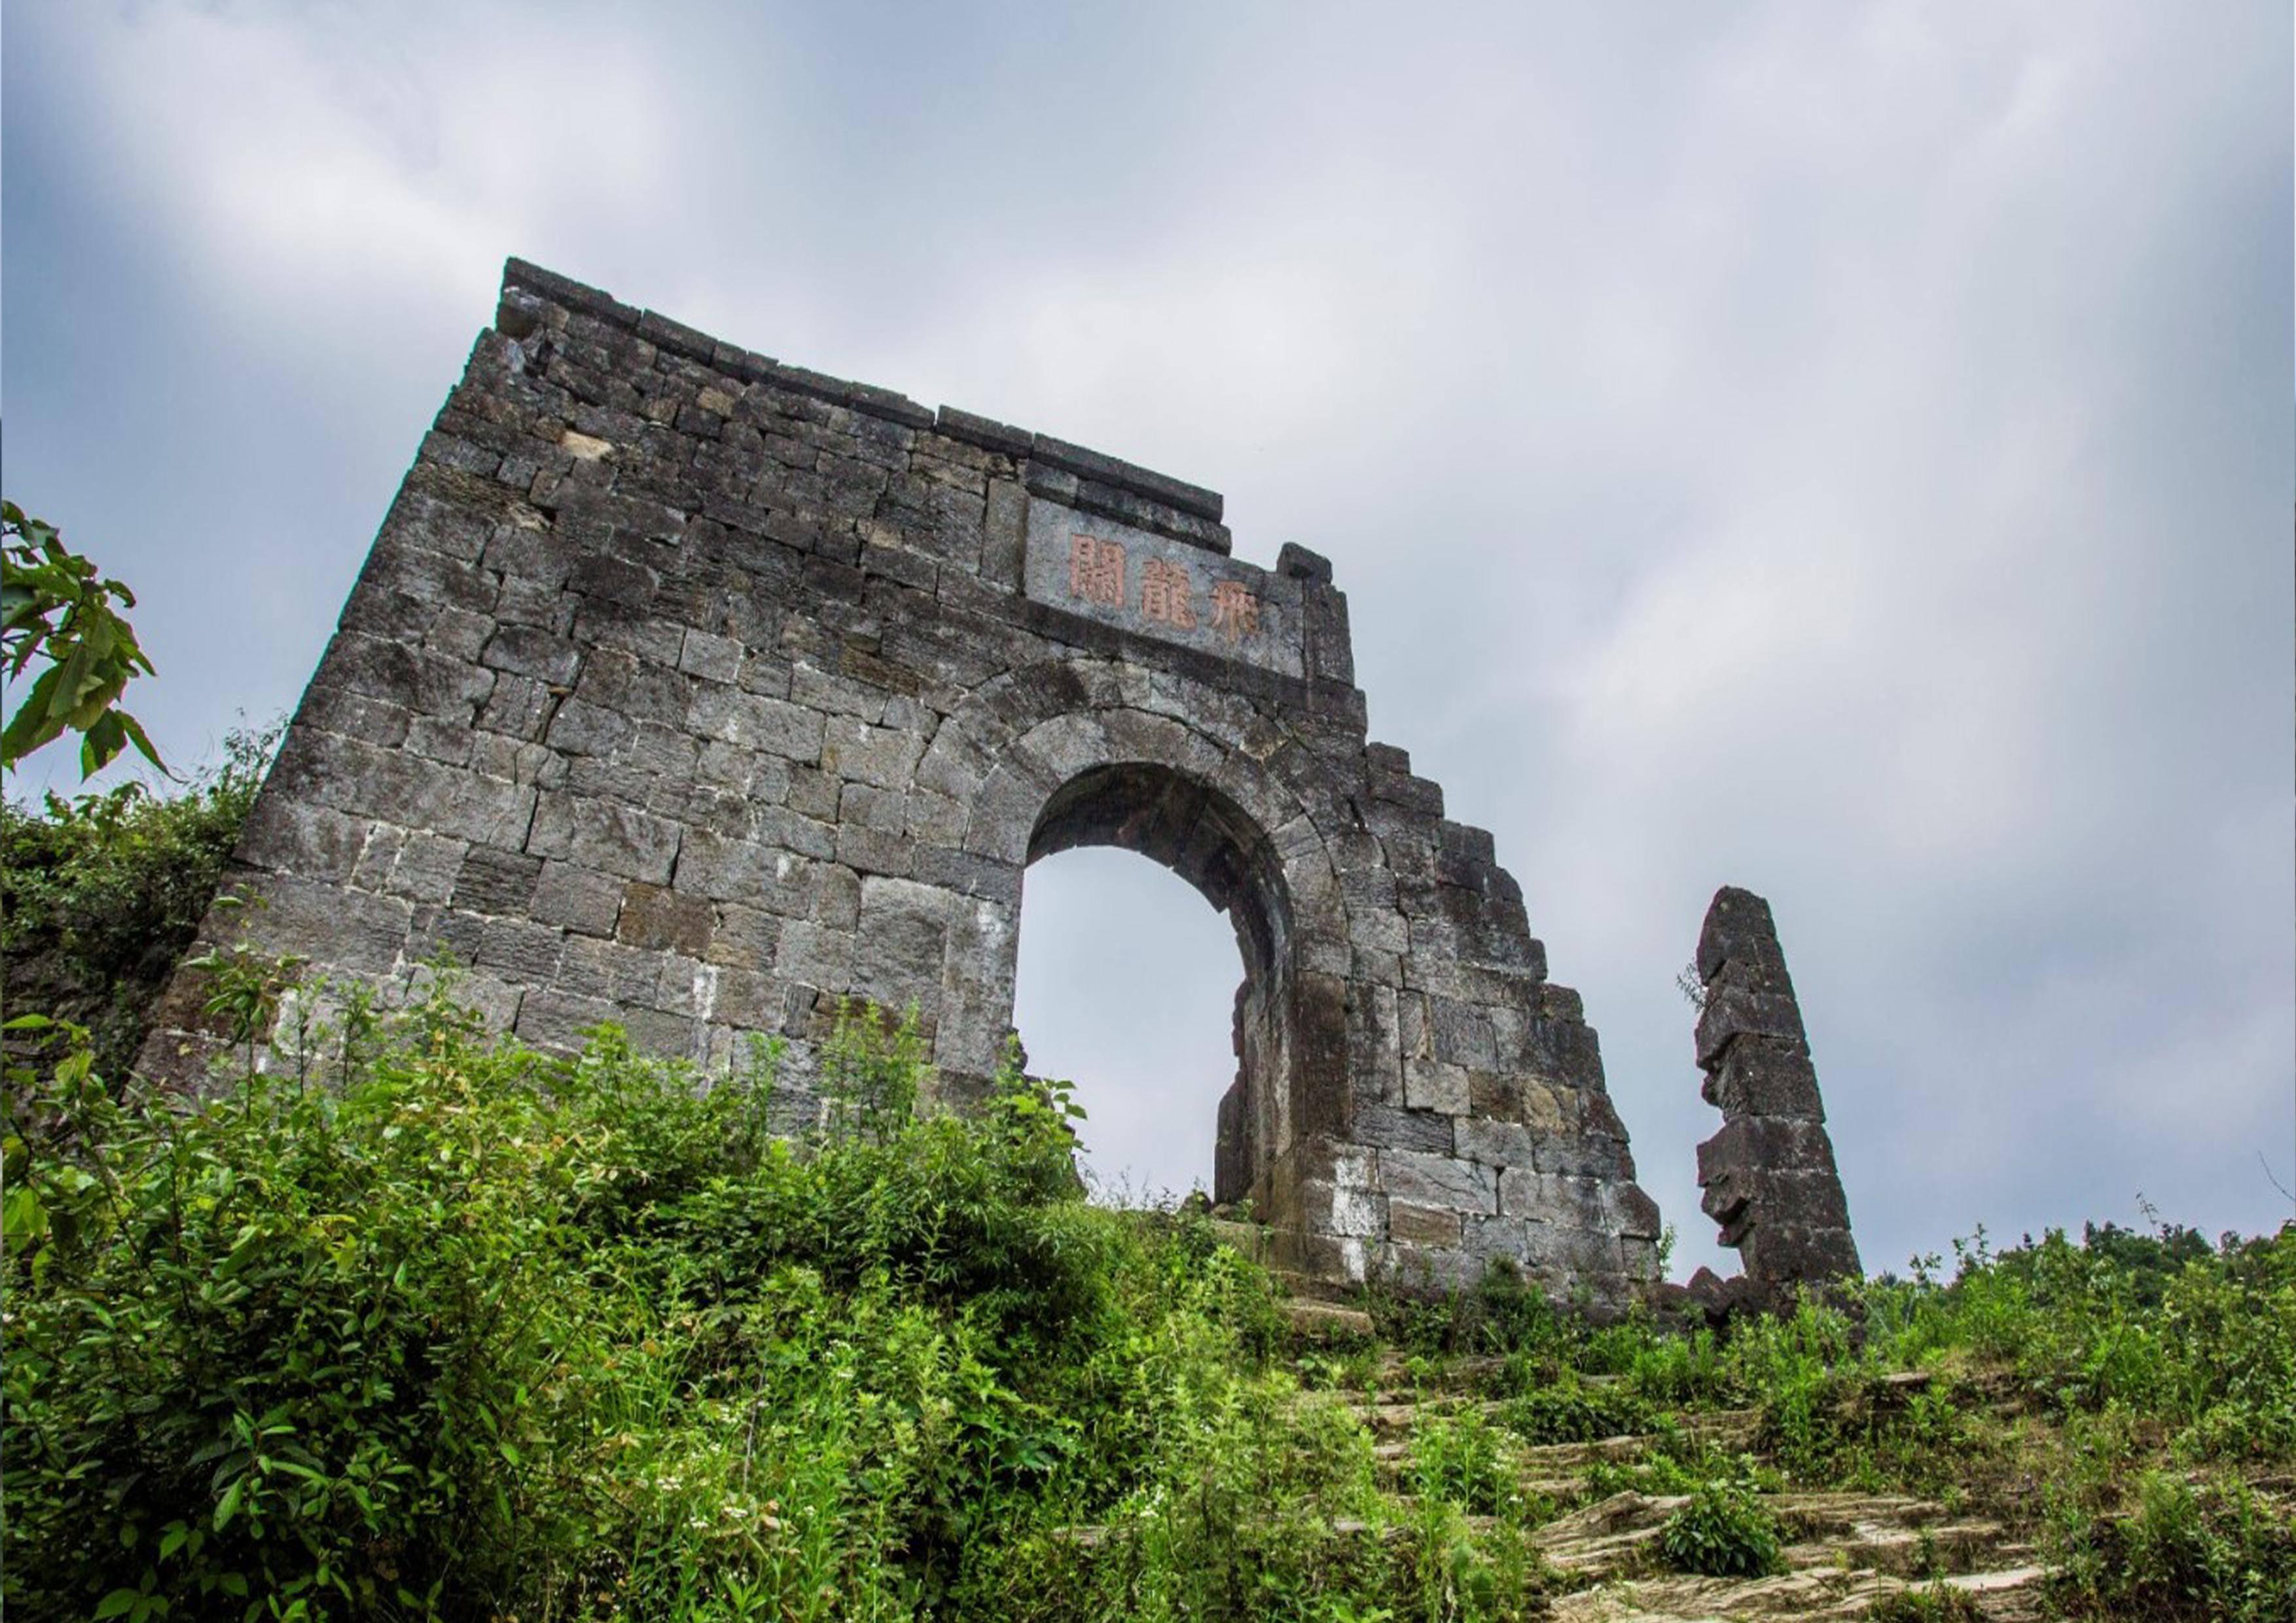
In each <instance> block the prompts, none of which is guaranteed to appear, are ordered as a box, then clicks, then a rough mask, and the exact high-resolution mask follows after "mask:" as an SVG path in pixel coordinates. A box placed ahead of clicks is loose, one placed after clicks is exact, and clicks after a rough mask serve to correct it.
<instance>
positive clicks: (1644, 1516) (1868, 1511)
mask: <svg viewBox="0 0 2296 1623" xmlns="http://www.w3.org/2000/svg"><path fill="white" fill-rule="evenodd" d="M1761 1498H1762V1503H1763V1504H1765V1505H1766V1506H1767V1507H1768V1509H1769V1511H1770V1512H1771V1513H1772V1514H1773V1515H1775V1517H1776V1518H1777V1519H1778V1521H1779V1523H1780V1524H1781V1526H1782V1527H1783V1528H1784V1529H1785V1532H1786V1535H1787V1537H1788V1538H1789V1539H1790V1540H1791V1542H1790V1543H1788V1544H1787V1545H1785V1547H1784V1550H1783V1551H1782V1552H1781V1553H1782V1555H1783V1557H1784V1560H1785V1562H1786V1563H1787V1565H1788V1567H1789V1568H1790V1569H1792V1570H1797V1571H1799V1570H1808V1569H1815V1568H1818V1567H1828V1568H1833V1569H1838V1570H1845V1571H1851V1572H1870V1573H1882V1574H1886V1575H1889V1576H1891V1577H1895V1578H1919V1577H1927V1576H1930V1575H1931V1574H1932V1573H1938V1572H1971V1571H1975V1570H1980V1569H1981V1568H1983V1567H1986V1566H1989V1565H2000V1564H2011V1563H2013V1562H2015V1561H2016V1560H2017V1558H2019V1557H2021V1556H2023V1555H2025V1554H2027V1553H2029V1552H2028V1550H2027V1549H2026V1547H2025V1546H2023V1545H2010V1544H2009V1542H2008V1539H2007V1537H2006V1535H2005V1532H2004V1530H2003V1529H2002V1528H2001V1527H2000V1525H1999V1524H1998V1523H1996V1522H1993V1521H1984V1520H1980V1519H1975V1518H1971V1519H1965V1520H1961V1521H1956V1520H1954V1519H1953V1518H1952V1516H1951V1515H1950V1514H1949V1513H1948V1512H1947V1511H1946V1509H1945V1507H1944V1506H1942V1505H1940V1504H1935V1503H1934V1502H1932V1501H1931V1500H1927V1499H1917V1498H1912V1497H1907V1496H1901V1495H1886V1494H1841V1493H1822V1494H1765V1495H1763V1496H1761ZM1687 1502H1688V1501H1687V1497H1686V1496H1677V1495H1649V1494H1636V1493H1619V1494H1612V1495H1611V1496H1610V1497H1608V1498H1606V1499H1602V1500H1598V1501H1597V1502H1596V1503H1595V1504H1590V1505H1587V1506H1586V1507H1584V1508H1583V1509H1580V1510H1578V1511H1574V1512H1571V1513H1570V1515H1567V1516H1563V1517H1561V1518H1559V1519H1557V1520H1556V1521H1551V1522H1549V1523H1547V1524H1546V1526H1545V1527H1543V1528H1540V1529H1538V1531H1537V1532H1536V1533H1534V1534H1533V1535H1532V1541H1533V1542H1534V1543H1536V1544H1537V1545H1538V1546H1539V1548H1540V1550H1541V1551H1542V1552H1543V1553H1545V1554H1546V1558H1547V1560H1548V1561H1550V1562H1553V1563H1554V1565H1555V1566H1556V1567H1558V1568H1560V1569H1561V1570H1563V1571H1566V1572H1572V1573H1577V1574H1580V1575H1583V1576H1587V1577H1592V1578H1616V1577H1619V1576H1620V1575H1622V1574H1624V1573H1626V1572H1628V1571H1631V1570H1636V1569H1637V1568H1641V1567H1644V1566H1645V1565H1647V1564H1648V1561H1649V1555H1650V1552H1649V1549H1648V1546H1649V1545H1651V1544H1652V1543H1653V1542H1654V1541H1655V1540H1656V1539H1657V1537H1658V1534H1659V1529H1661V1527H1663V1526H1664V1525H1665V1523H1666V1520H1667V1518H1668V1517H1669V1516H1671V1515H1672V1514H1673V1513H1674V1512H1676V1511H1677V1509H1679V1508H1680V1507H1681V1506H1682V1505H1683V1504H1686V1503H1687Z"/></svg>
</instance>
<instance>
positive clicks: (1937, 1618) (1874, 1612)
mask: <svg viewBox="0 0 2296 1623" xmlns="http://www.w3.org/2000/svg"><path fill="white" fill-rule="evenodd" d="M1866 1619H1867V1620H1868V1623H1984V1619H1985V1612H1984V1610H1983V1608H1981V1607H1980V1606H1979V1605H1978V1603H1977V1601H1976V1599H1975V1597H1973V1596H1972V1595H1971V1594H1968V1593H1967V1592H1965V1591H1964V1590H1960V1589H1956V1588H1954V1587H1953V1586H1950V1585H1948V1584H1931V1585H1929V1586H1926V1587H1923V1588H1920V1589H1900V1590H1898V1593H1897V1594H1889V1595H1884V1596H1882V1598H1881V1599H1880V1600H1878V1601H1876V1602H1874V1604H1873V1607H1872V1609H1871V1610H1870V1611H1867V1612H1866Z"/></svg>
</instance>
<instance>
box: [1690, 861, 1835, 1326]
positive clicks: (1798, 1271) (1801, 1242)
mask: <svg viewBox="0 0 2296 1623" xmlns="http://www.w3.org/2000/svg"><path fill="white" fill-rule="evenodd" d="M1698 974H1699V979H1700V980H1702V982H1703V983H1704V987H1705V1003H1704V1006H1703V1008H1702V1010H1701V1012H1700V1015H1699V1021H1698V1063H1699V1066H1700V1068H1701V1069H1702V1070H1703V1071H1704V1072H1705V1081H1704V1083H1703V1085H1702V1087H1701V1089H1700V1092H1701V1094H1702V1095H1703V1096H1704V1098H1705V1100H1706V1102H1708V1103H1709V1104H1712V1105H1716V1106H1718V1107H1719V1108H1720V1110H1721V1111H1722V1130H1721V1131H1720V1132H1719V1133H1717V1134H1716V1135H1714V1136H1713V1137H1711V1138H1710V1139H1708V1140H1707V1141H1706V1142H1705V1143H1702V1144H1701V1145H1699V1146H1698V1183H1699V1186H1700V1188H1701V1189H1702V1191H1703V1192H1704V1193H1703V1194H1702V1197H1701V1199H1700V1202H1699V1204H1700V1207H1701V1209H1702V1210H1704V1212H1705V1213H1706V1215H1707V1216H1708V1217H1711V1218H1713V1219H1714V1220H1715V1221H1716V1222H1717V1223H1718V1224H1720V1225H1722V1232H1721V1236H1720V1238H1721V1242H1722V1243H1723V1244H1725V1245H1729V1246H1735V1247H1736V1248H1737V1249H1738V1255H1739V1257H1740V1258H1741V1260H1742V1261H1743V1264H1744V1268H1745V1272H1744V1276H1743V1281H1740V1282H1732V1283H1734V1284H1735V1285H1737V1286H1738V1287H1739V1288H1737V1289H1735V1290H1724V1291H1717V1290H1716V1289H1715V1288H1714V1283H1715V1282H1711V1281H1710V1276H1709V1279H1708V1280H1707V1281H1702V1282H1698V1283H1706V1284H1708V1285H1709V1289H1708V1290H1707V1291H1706V1292H1705V1293H1706V1294H1708V1295H1710V1296H1716V1297H1718V1298H1720V1297H1727V1298H1730V1299H1743V1300H1744V1301H1746V1302H1748V1303H1749V1304H1750V1305H1756V1306H1763V1307H1773V1306H1778V1305H1781V1304H1783V1303H1784V1302H1785V1301H1787V1300H1790V1299H1791V1298H1792V1294H1793V1291H1794V1289H1795V1287H1797V1286H1799V1285H1801V1284H1805V1283H1808V1284H1817V1283H1824V1282H1825V1281H1827V1280H1830V1279H1840V1278H1846V1277H1850V1276H1854V1275H1857V1274H1858V1273H1860V1272H1861V1271H1862V1270H1861V1269H1860V1267H1859V1265H1858V1260H1857V1242H1856V1241H1855V1240H1854V1239H1853V1238H1852V1237H1851V1235H1850V1233H1849V1203H1848V1201H1846V1200H1845V1199H1844V1198H1843V1195H1842V1193H1841V1174H1840V1173H1839V1172H1838V1171H1837V1170H1836V1169H1835V1168H1834V1164H1833V1140H1832V1138H1831V1137H1829V1136H1828V1135H1827V1133H1826V1130H1825V1102H1824V1101H1823V1100H1822V1099H1820V1098H1819V1096H1818V1091H1817V1070H1816V1066H1815V1065H1814V1064H1813V1063H1812V1062H1811V1060H1810V1053H1809V1038H1808V1033H1807V1032H1805V1031H1804V1029H1803V1028H1802V1019H1801V1006H1800V1003H1799V1002H1798V1001H1797V1000H1796V999H1795V996H1794V989H1793V981H1792V978H1791V977H1790V976H1788V974H1787V973H1786V959H1785V951H1784V948H1783V947H1780V946H1779V945H1778V932H1777V925H1776V923H1775V921H1774V920H1773V919H1772V918H1771V916H1770V905H1769V904H1768V903H1767V902H1766V901H1764V900H1763V899H1762V898H1760V897H1759V896H1756V895H1754V894H1753V893H1752V892H1751V891H1748V890H1740V889H1734V888H1732V887H1730V886H1725V887H1723V889H1720V890H1718V891H1716V892H1715V893H1714V900H1713V903H1712V905H1711V906H1709V907H1708V908H1707V910H1706V923H1705V926H1704V928H1703V929H1702V930H1701V931H1700V932H1699V937H1698Z"/></svg>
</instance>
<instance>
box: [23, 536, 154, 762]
mask: <svg viewBox="0 0 2296 1623" xmlns="http://www.w3.org/2000/svg"><path fill="white" fill-rule="evenodd" d="M114 603H118V604H119V606H120V608H125V609H132V608H134V607H135V593H133V592H131V591H129V590H128V589H127V586H126V584H125V583H124V582H121V581H117V580H106V579H103V578H101V577H100V576H98V575H97V573H96V569H95V565H94V564H93V563H91V562H89V561H87V560H86V559H85V558H83V557H81V556H79V555H78V553H72V552H69V551H67V550H65V547H64V544H63V541H62V539H61V537H59V536H58V535H57V533H56V527H55V526H54V525H53V524H50V523H47V522H45V521H43V520H39V519H36V518H33V517H31V516H30V515H29V513H27V512H25V511H24V510H23V509H22V508H21V507H19V506H17V505H16V504H15V503H13V502H0V675H4V676H6V677H7V679H8V680H9V681H11V682H14V681H16V680H18V679H19V678H21V676H23V675H24V673H25V671H26V670H27V669H29V668H32V667H34V666H36V665H37V667H38V668H39V675H38V676H36V677H34V678H33V681H32V685H31V687H30V689H29V691H28V692H27V693H25V694H24V695H23V698H22V700H21V701H20V702H19V703H18V704H17V706H16V711H15V714H14V715H12V716H11V717H8V725H6V726H5V727H4V728H0V767H5V768H6V769H8V770H11V771H12V770H14V768H15V766H16V763H17V762H19V761H21V760H22V759H23V758H25V757H26V756H28V755H30V754H31V753H32V752H33V751H34V750H39V749H42V748H45V746H46V745H48V744H51V743H53V742H55V741H56V740H57V739H59V738H61V737H62V736H63V735H64V734H66V733H67V732H70V733H77V734H79V735H80V742H79V773H80V776H81V777H82V778H86V777H87V776H88V775H90V774H92V773H94V772H96V771H98V770H100V769H101V768H102V766H105V765H106V764H107V763H108V762H110V761H111V759H112V758H113V757H115V756H117V755H118V754H119V752H120V751H121V750H124V749H126V748H127V746H129V745H130V744H133V745H134V746H135V751H136V753H137V754H139V755H141V756H142V757H143V758H144V759H145V760H147V761H149V762H151V763H152V765H153V766H158V767H159V768H160V770H161V771H162V772H164V771H166V770H167V767H166V766H165V765H164V764H163V763H162V762H161V761H160V752H159V751H158V750H154V749H153V748H152V741H151V740H150V739H149V738H147V737H145V736H144V735H143V725H142V724H141V723H139V722H138V721H137V720H136V719H135V717H133V716H131V715H129V714H128V713H127V711H126V710H124V709H120V708H119V697H120V695H121V694H122V693H125V692H127V684H128V683H130V682H131V681H133V680H135V677H137V676H149V675H151V673H152V661H151V660H149V659H148V658H146V657H145V655H144V652H143V648H142V646H141V645H140V644H139V643H137V642H136V640H135V627H131V626H130V625H129V624H128V623H127V619H125V618H124V617H123V616H122V615H121V614H120V613H119V610H118V609H115V608H113V607H112V605H113V604H114Z"/></svg>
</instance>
